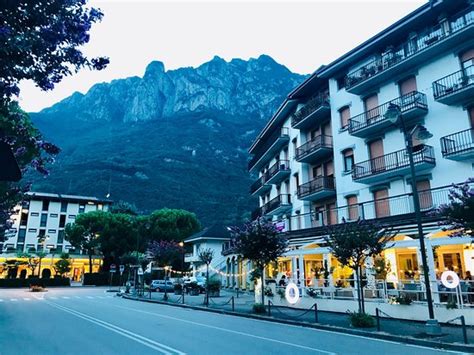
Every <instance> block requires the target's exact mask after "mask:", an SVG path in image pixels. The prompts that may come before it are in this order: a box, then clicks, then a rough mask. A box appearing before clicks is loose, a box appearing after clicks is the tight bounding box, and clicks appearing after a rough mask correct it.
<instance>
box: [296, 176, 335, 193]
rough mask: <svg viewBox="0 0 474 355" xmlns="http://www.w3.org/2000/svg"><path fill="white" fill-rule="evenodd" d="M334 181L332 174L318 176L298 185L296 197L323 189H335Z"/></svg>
mask: <svg viewBox="0 0 474 355" xmlns="http://www.w3.org/2000/svg"><path fill="white" fill-rule="evenodd" d="M335 189H336V183H335V179H334V177H333V176H319V177H317V178H315V179H313V180H311V181H309V182H307V183H304V184H301V185H300V186H298V190H297V194H298V198H304V197H307V196H310V195H313V194H317V193H318V192H323V191H324V190H329V191H335Z"/></svg>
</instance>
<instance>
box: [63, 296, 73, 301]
mask: <svg viewBox="0 0 474 355" xmlns="http://www.w3.org/2000/svg"><path fill="white" fill-rule="evenodd" d="M63 298H64V299H65V300H68V299H70V298H71V297H68V296H63Z"/></svg>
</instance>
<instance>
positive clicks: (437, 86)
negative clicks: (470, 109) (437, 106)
mask: <svg viewBox="0 0 474 355" xmlns="http://www.w3.org/2000/svg"><path fill="white" fill-rule="evenodd" d="M433 94H434V98H435V100H436V101H438V102H441V103H442V104H445V105H463V104H467V103H469V102H474V65H471V66H470V67H467V68H465V69H463V70H459V71H457V72H455V73H453V74H450V75H448V76H445V77H444V78H442V79H439V80H436V81H435V82H434V83H433Z"/></svg>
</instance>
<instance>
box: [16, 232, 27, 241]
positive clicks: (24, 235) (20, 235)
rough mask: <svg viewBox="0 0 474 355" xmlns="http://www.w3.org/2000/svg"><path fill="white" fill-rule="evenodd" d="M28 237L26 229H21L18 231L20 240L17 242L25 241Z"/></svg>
mask: <svg viewBox="0 0 474 355" xmlns="http://www.w3.org/2000/svg"><path fill="white" fill-rule="evenodd" d="M25 238H26V229H20V230H19V231H18V240H17V243H24V242H25Z"/></svg>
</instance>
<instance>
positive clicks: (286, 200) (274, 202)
mask: <svg viewBox="0 0 474 355" xmlns="http://www.w3.org/2000/svg"><path fill="white" fill-rule="evenodd" d="M290 204H291V195H290V194H280V195H278V196H276V197H275V198H273V199H271V200H270V201H268V202H267V203H266V204H264V205H263V206H262V207H261V210H262V211H261V213H262V215H264V214H267V213H270V212H272V211H273V210H275V209H277V208H278V207H280V206H282V205H290Z"/></svg>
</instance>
